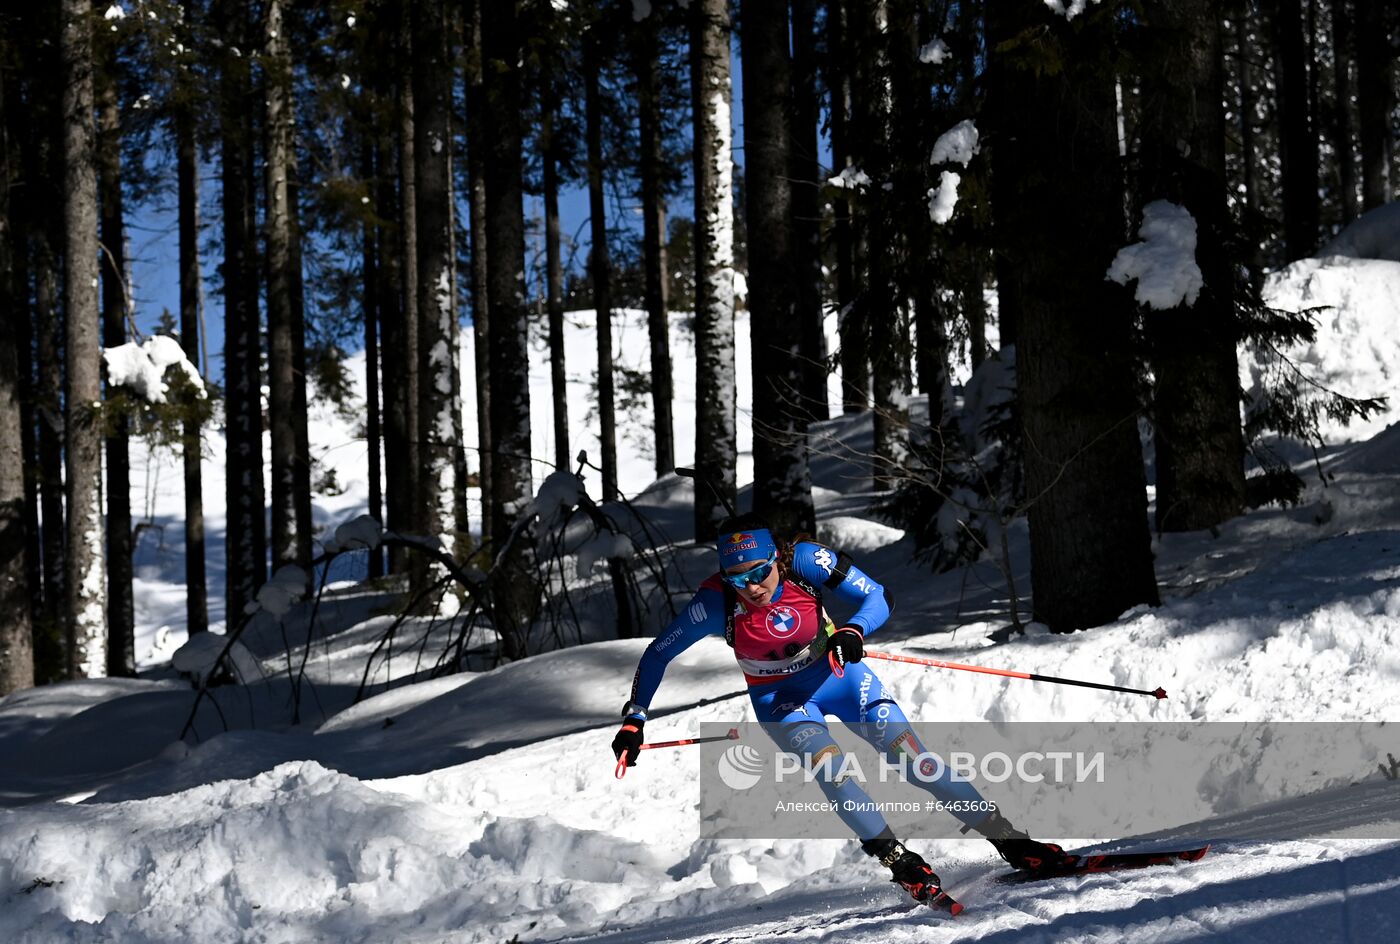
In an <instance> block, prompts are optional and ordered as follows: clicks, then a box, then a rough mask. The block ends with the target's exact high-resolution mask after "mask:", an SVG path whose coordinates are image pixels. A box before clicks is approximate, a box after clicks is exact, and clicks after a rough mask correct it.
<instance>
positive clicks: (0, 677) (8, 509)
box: [0, 73, 34, 698]
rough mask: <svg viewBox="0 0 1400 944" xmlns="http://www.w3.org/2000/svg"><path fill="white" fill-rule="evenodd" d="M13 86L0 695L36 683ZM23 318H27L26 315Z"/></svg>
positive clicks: (0, 135)
mask: <svg viewBox="0 0 1400 944" xmlns="http://www.w3.org/2000/svg"><path fill="white" fill-rule="evenodd" d="M7 93H10V89H9V88H7V87H6V85H5V76H4V74H3V73H0V307H3V309H4V311H5V316H4V317H0V613H3V614H5V615H4V618H3V619H0V698H4V697H5V696H6V695H9V694H11V693H12V692H17V691H20V690H21V689H25V688H29V687H31V686H32V685H33V684H34V649H33V638H32V632H33V629H32V624H31V622H30V605H31V602H32V600H31V596H30V586H29V579H30V578H29V568H28V566H27V564H26V558H27V556H28V543H29V541H28V531H29V529H28V527H27V521H26V513H25V483H24V470H25V469H26V468H28V466H29V463H28V461H27V460H28V458H29V457H28V456H27V455H26V454H25V452H24V435H23V432H22V430H23V427H24V421H23V418H22V414H23V411H22V410H21V408H20V403H21V393H22V387H24V386H25V384H24V383H23V381H22V380H21V374H20V370H21V365H25V367H26V368H27V365H28V363H29V352H28V351H27V350H24V351H22V350H21V349H20V347H19V343H18V342H19V340H20V337H21V334H22V332H21V331H20V329H19V322H20V318H17V317H15V316H14V313H15V312H23V311H24V310H25V308H26V307H27V306H25V305H23V304H22V303H21V300H20V293H21V291H27V289H28V286H26V285H22V284H20V283H18V282H17V281H16V280H15V279H14V277H13V276H14V268H15V265H14V261H15V258H16V257H17V256H19V255H20V253H22V252H23V251H24V250H23V248H22V247H21V246H18V245H16V244H15V240H14V235H15V233H14V229H13V228H12V226H11V218H10V185H11V181H12V179H13V178H14V177H16V176H18V175H17V174H16V173H15V170H16V168H15V166H14V165H13V164H12V163H11V154H10V139H9V133H8V132H9V128H8V125H9V121H8V118H9V110H10V109H12V108H13V107H14V105H13V103H12V102H11V101H10V97H11V95H12V94H13V93H10V95H7ZM22 317H24V318H26V319H27V317H28V316H27V314H25V315H23V316H22Z"/></svg>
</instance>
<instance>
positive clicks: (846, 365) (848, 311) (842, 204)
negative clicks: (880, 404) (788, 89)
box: [826, 0, 870, 413]
mask: <svg viewBox="0 0 1400 944" xmlns="http://www.w3.org/2000/svg"><path fill="white" fill-rule="evenodd" d="M847 19H848V11H847V8H846V4H845V2H844V0H827V12H826V28H827V60H826V62H827V65H826V86H827V89H828V91H829V92H830V94H831V163H832V170H833V171H835V172H836V173H838V174H839V173H840V172H841V171H843V170H845V169H846V168H847V167H850V166H852V165H851V143H850V132H851V126H850V121H851V56H850V49H849V42H850V41H849V39H848V37H847V32H848V30H847ZM832 231H833V240H834V242H835V244H836V308H837V311H838V313H839V315H838V321H837V324H838V329H839V331H840V338H841V409H842V412H844V413H861V412H864V411H865V410H868V409H870V353H869V348H868V345H867V343H866V333H865V326H864V325H863V324H861V321H860V318H859V317H858V316H857V315H856V313H855V305H856V295H857V293H858V291H859V283H858V281H857V276H856V240H855V231H854V227H853V226H852V223H851V204H850V199H849V196H848V191H846V190H843V191H842V192H841V195H840V196H839V197H838V199H837V200H836V201H835V214H834V221H833V226H832Z"/></svg>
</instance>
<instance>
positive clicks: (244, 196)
mask: <svg viewBox="0 0 1400 944" xmlns="http://www.w3.org/2000/svg"><path fill="white" fill-rule="evenodd" d="M220 12H221V17H220V19H221V20H222V23H221V30H220V31H221V33H222V34H223V35H224V36H225V37H227V38H228V40H229V41H230V42H231V43H233V44H237V45H241V46H242V47H244V48H248V47H249V44H248V42H247V39H248V37H249V36H250V35H251V28H250V25H249V23H248V13H249V11H248V7H247V4H246V2H245V0H222V3H221V5H220ZM240 38H241V39H242V40H243V42H242V43H239V42H238V41H239V39H240ZM220 85H221V90H220V112H221V114H220V125H221V128H220V137H221V140H220V152H221V167H220V175H221V178H222V180H221V185H222V190H223V242H224V265H223V283H224V427H225V430H226V436H227V441H228V447H227V456H228V458H227V462H228V469H227V481H226V493H225V498H226V507H227V509H228V518H227V527H226V536H227V560H228V571H227V578H226V581H227V594H228V604H227V609H226V619H227V628H228V629H229V630H230V631H231V630H232V629H233V628H234V627H235V626H236V625H237V624H238V622H239V621H240V620H241V619H242V614H243V611H244V608H245V607H246V606H247V604H248V603H250V602H251V601H252V600H253V599H254V597H255V595H256V594H257V591H258V588H259V587H260V586H262V584H263V581H264V580H266V579H267V531H266V525H265V522H264V518H263V509H264V492H263V461H262V456H263V452H262V394H261V392H260V388H261V386H262V384H261V378H262V368H261V364H260V360H261V350H260V349H261V344H260V338H259V335H260V333H261V332H260V327H261V326H260V320H261V319H260V318H259V315H258V283H257V277H258V271H257V264H256V258H255V255H256V247H255V245H254V239H253V219H252V206H253V202H254V196H253V185H252V181H253V174H252V157H251V153H252V129H251V128H250V127H249V116H250V114H251V107H252V90H251V77H250V74H249V57H248V56H247V55H246V54H242V55H235V54H234V53H233V51H232V50H231V49H229V48H228V47H225V55H224V57H223V70H222V76H221V79H220Z"/></svg>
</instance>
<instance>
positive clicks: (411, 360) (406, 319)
mask: <svg viewBox="0 0 1400 944" xmlns="http://www.w3.org/2000/svg"><path fill="white" fill-rule="evenodd" d="M402 15H403V21H402V22H400V41H399V52H400V55H402V59H400V62H399V104H398V115H399V206H400V211H399V240H400V247H399V252H400V259H402V263H400V270H402V272H403V318H402V324H403V364H402V370H403V377H402V381H403V402H405V417H403V419H405V431H406V434H407V450H406V451H407V459H409V466H407V468H409V475H410V476H412V479H410V483H409V485H410V489H409V493H407V496H406V497H405V500H406V508H405V510H406V513H407V518H406V527H407V529H409V531H412V532H414V534H426V532H427V525H426V524H424V521H423V503H421V500H420V496H421V493H423V489H424V487H426V486H424V482H423V479H424V455H426V454H424V450H423V443H421V429H423V424H421V422H420V419H419V413H420V409H421V398H420V391H419V388H420V387H421V384H423V382H424V380H423V377H421V375H420V374H419V349H420V347H421V339H420V338H419V333H420V324H421V319H420V317H419V209H417V207H419V199H417V195H419V183H417V155H416V154H417V153H416V147H414V139H416V137H417V134H416V132H414V126H416V123H417V116H416V112H414V95H413V71H414V70H413V62H414V56H416V46H414V45H413V39H412V24H410V20H412V14H410V13H409V10H406V8H405V10H403V11H402ZM413 563H416V559H414V562H413ZM413 563H410V570H412V566H413ZM420 576H421V574H420Z"/></svg>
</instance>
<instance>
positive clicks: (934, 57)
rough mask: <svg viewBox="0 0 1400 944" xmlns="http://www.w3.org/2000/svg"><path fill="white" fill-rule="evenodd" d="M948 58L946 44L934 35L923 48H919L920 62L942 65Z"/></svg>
mask: <svg viewBox="0 0 1400 944" xmlns="http://www.w3.org/2000/svg"><path fill="white" fill-rule="evenodd" d="M947 59H948V44H947V43H945V42H944V41H943V40H941V39H939V38H938V37H936V36H935V37H934V38H933V39H931V40H929V41H928V42H927V43H924V45H923V48H921V49H920V50H919V61H920V62H922V63H932V64H933V65H936V66H938V65H942V64H943V63H944V62H946V61H947Z"/></svg>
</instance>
